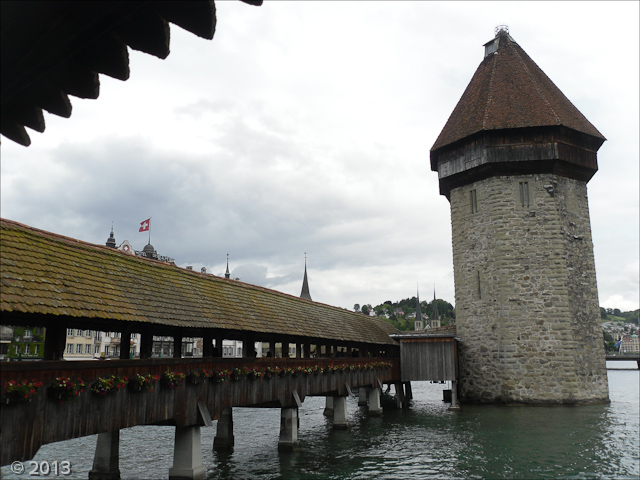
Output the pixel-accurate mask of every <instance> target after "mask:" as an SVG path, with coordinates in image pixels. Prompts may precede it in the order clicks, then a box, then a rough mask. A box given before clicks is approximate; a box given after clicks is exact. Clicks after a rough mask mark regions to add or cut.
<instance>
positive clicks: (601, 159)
mask: <svg viewBox="0 0 640 480" xmlns="http://www.w3.org/2000/svg"><path fill="white" fill-rule="evenodd" d="M638 5H639V3H638V2H622V3H616V2H602V3H601V2H567V3H562V2H533V3H525V2H498V3H484V2H470V3H464V2H445V3H438V2H393V3H386V2H371V3H369V2H354V3H344V2H298V3H295V2H274V3H270V2H268V1H267V2H265V4H264V5H263V6H261V7H253V6H250V5H246V4H244V3H240V2H217V16H218V23H217V29H216V34H215V37H214V39H213V40H212V41H208V40H204V39H201V38H199V37H196V36H194V35H192V34H190V33H188V32H185V31H183V30H181V29H180V28H178V27H176V26H174V25H172V26H171V54H170V55H169V57H168V58H167V59H166V60H160V59H158V58H155V57H152V56H149V55H145V54H141V53H138V52H133V51H130V65H131V78H130V79H129V80H127V81H126V82H120V81H117V80H113V79H111V78H109V77H106V76H104V75H101V76H100V79H101V90H100V97H99V98H98V99H97V100H81V99H77V98H75V97H72V98H71V101H72V104H73V113H72V116H71V118H70V119H61V118H58V117H55V116H53V115H49V114H47V113H45V121H46V122H47V128H46V130H45V132H44V133H42V134H40V133H37V132H31V138H32V145H31V146H30V147H28V148H25V147H21V146H19V145H17V144H14V143H13V142H11V141H9V140H7V139H6V138H3V139H2V147H1V149H2V172H1V173H2V177H1V178H2V190H1V201H2V204H1V213H2V217H4V218H8V219H11V220H16V221H18V222H22V223H25V224H27V225H30V226H33V227H37V228H42V229H45V230H49V231H52V232H56V233H59V234H63V235H67V236H70V237H74V238H79V239H81V240H85V241H88V242H93V243H98V244H104V242H105V241H106V239H107V237H108V236H109V232H110V229H111V225H112V222H113V227H114V232H115V237H116V241H117V243H118V244H120V243H121V242H122V241H124V240H128V241H129V242H130V243H131V244H132V245H133V246H134V247H135V248H137V249H140V250H141V249H142V247H143V246H144V245H145V244H146V243H147V239H148V237H147V234H145V233H138V227H139V224H140V222H142V221H143V220H145V219H146V218H149V217H152V219H151V243H152V244H153V246H154V247H155V248H156V250H157V251H158V253H159V254H161V255H167V256H170V257H173V258H175V260H176V263H177V264H178V265H180V266H183V267H184V266H187V265H192V266H193V267H194V269H196V270H200V268H201V267H203V266H204V267H206V268H207V271H208V272H210V273H214V274H220V275H221V274H223V273H224V270H225V268H226V266H225V262H226V255H227V253H228V254H229V255H230V269H231V271H232V275H233V276H234V277H239V278H240V279H241V280H243V281H247V282H250V283H256V284H259V285H263V286H266V287H269V288H274V289H276V290H280V291H283V292H286V293H290V294H293V295H299V294H300V290H301V286H302V275H303V269H304V261H305V252H306V254H307V267H308V275H309V282H310V290H311V296H312V298H313V299H314V300H315V301H319V302H322V303H327V304H330V305H336V306H340V307H344V308H349V309H351V308H353V305H354V304H355V303H358V304H366V303H370V304H372V305H374V306H375V305H377V304H379V303H382V302H384V301H385V300H391V301H397V300H400V299H403V298H407V297H411V296H413V295H415V293H416V286H417V285H418V284H419V286H420V293H421V298H422V299H425V300H430V299H431V298H432V297H433V288H434V285H435V288H436V290H437V295H438V298H443V299H445V300H447V301H449V302H451V303H455V302H454V284H453V263H452V255H451V223H450V212H449V203H448V201H447V200H446V198H445V197H442V196H440V195H439V191H438V182H437V175H436V173H435V172H432V171H431V170H430V166H429V150H430V148H431V146H432V145H433V143H434V141H435V139H436V137H437V136H438V134H439V133H440V131H441V130H442V128H443V127H444V124H445V122H446V121H447V119H448V117H449V115H450V114H451V112H452V110H453V108H454V107H455V105H456V103H457V102H458V100H459V99H460V97H461V95H462V93H463V91H464V89H465V87H466V86H467V84H468V83H469V81H470V80H471V77H472V75H473V73H474V72H475V70H476V68H477V67H478V65H479V63H480V62H481V61H482V58H483V53H484V50H483V44H484V43H486V42H487V41H489V40H491V39H492V38H493V36H494V28H495V27H496V26H497V25H499V24H507V25H508V26H509V31H510V34H511V36H512V37H513V38H514V39H515V40H516V41H517V42H518V43H519V44H520V45H521V46H522V48H523V49H524V50H525V51H526V52H527V53H528V54H529V56H531V58H532V59H533V60H534V61H535V62H536V63H537V64H538V65H539V66H540V67H541V68H542V70H543V71H544V72H545V73H546V74H547V75H548V76H549V77H550V78H551V80H553V81H554V83H555V84H556V85H557V86H558V87H559V88H560V89H561V90H562V91H563V92H564V94H565V95H566V96H567V97H568V98H569V99H570V100H571V101H572V102H573V103H574V105H576V106H577V108H578V109H579V110H580V111H581V112H582V113H583V114H584V115H585V116H586V117H587V119H589V121H591V123H593V124H594V125H595V126H596V128H598V130H599V131H600V132H602V134H603V135H604V136H605V137H606V138H607V142H605V143H604V145H603V146H602V147H601V149H600V151H599V153H598V163H599V171H598V173H596V175H595V176H594V178H593V179H592V180H591V181H590V182H589V184H588V188H589V205H590V211H591V224H592V233H593V241H594V250H595V259H596V271H597V280H598V290H599V298H600V305H601V306H604V307H611V308H616V307H617V308H620V309H622V310H623V311H624V310H631V309H636V308H638V304H639V298H638V297H639V293H638V292H639V285H638V277H639V267H638V256H639V253H638V252H639V248H640V247H639V245H638V237H639V224H638V218H639V211H638V210H639V209H638V204H639V193H638V184H639V180H638V179H639V172H638V164H639V152H638V145H639V138H638V131H639V125H638V119H639V115H640V114H639V109H638V106H639V99H638V91H639V82H638V71H639V65H638V58H639V56H640V55H639V52H638V44H639V28H638V18H639V11H638Z"/></svg>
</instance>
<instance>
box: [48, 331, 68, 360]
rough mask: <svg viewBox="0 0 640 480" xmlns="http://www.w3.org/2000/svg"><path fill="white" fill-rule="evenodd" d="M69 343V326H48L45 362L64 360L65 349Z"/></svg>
mask: <svg viewBox="0 0 640 480" xmlns="http://www.w3.org/2000/svg"><path fill="white" fill-rule="evenodd" d="M66 343H67V326H66V324H64V323H62V324H60V325H51V326H48V327H47V329H46V331H45V335H44V353H43V357H42V359H43V360H62V357H63V356H64V347H65V345H66Z"/></svg>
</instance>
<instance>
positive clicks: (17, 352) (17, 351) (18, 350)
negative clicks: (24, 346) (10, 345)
mask: <svg viewBox="0 0 640 480" xmlns="http://www.w3.org/2000/svg"><path fill="white" fill-rule="evenodd" d="M19 353H20V347H19V346H18V345H16V355H18V354H19Z"/></svg>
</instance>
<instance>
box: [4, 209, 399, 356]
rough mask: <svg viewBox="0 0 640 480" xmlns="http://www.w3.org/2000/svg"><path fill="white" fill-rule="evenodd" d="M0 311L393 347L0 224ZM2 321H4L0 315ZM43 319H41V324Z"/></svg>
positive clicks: (268, 299) (210, 280) (100, 249)
mask: <svg viewBox="0 0 640 480" xmlns="http://www.w3.org/2000/svg"><path fill="white" fill-rule="evenodd" d="M0 227H1V231H0V259H1V264H0V265H1V278H0V281H1V289H0V311H1V312H2V313H3V314H5V313H10V312H11V313H27V314H33V315H38V316H39V318H55V316H60V315H64V316H69V317H76V318H78V319H86V320H89V319H99V320H112V321H114V323H115V321H118V322H136V323H140V324H158V325H165V326H172V327H185V328H190V329H225V330H242V331H253V332H256V333H266V334H275V335H290V336H296V337H309V338H324V339H329V340H340V341H351V342H363V343H374V344H395V341H394V340H392V339H391V338H390V337H389V334H392V333H397V331H396V330H395V329H394V328H393V327H392V326H391V325H389V324H388V323H386V322H383V321H381V320H377V319H373V318H370V317H365V316H363V315H362V314H358V313H355V312H351V311H349V310H345V309H341V308H337V307H332V306H329V305H325V304H321V303H316V302H311V301H309V300H305V299H302V298H299V297H294V296H291V295H287V294H284V293H281V292H277V291H274V290H269V289H266V288H262V287H258V286H255V285H250V284H246V283H242V282H238V281H234V280H228V279H223V278H220V277H216V276H213V275H207V274H202V273H197V272H194V271H191V270H185V269H182V268H179V267H176V266H175V265H172V264H168V263H163V262H158V261H153V260H148V259H145V258H140V257H136V256H133V255H129V254H126V253H123V252H120V251H118V250H115V249H112V248H109V247H106V246H100V245H94V244H89V243H86V242H82V241H80V240H76V239H73V238H68V237H64V236H61V235H57V234H54V233H50V232H46V231H43V230H38V229H35V228H31V227H28V226H26V225H23V224H20V223H17V222H14V221H11V220H6V219H1V220H0ZM3 316H4V315H3ZM42 316H44V317H42Z"/></svg>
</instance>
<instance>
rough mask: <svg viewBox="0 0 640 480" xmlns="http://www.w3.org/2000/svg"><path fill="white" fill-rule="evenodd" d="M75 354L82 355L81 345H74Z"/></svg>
mask: <svg viewBox="0 0 640 480" xmlns="http://www.w3.org/2000/svg"><path fill="white" fill-rule="evenodd" d="M76 353H82V344H81V343H79V344H77V345H76Z"/></svg>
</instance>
